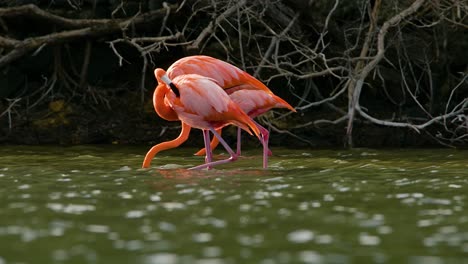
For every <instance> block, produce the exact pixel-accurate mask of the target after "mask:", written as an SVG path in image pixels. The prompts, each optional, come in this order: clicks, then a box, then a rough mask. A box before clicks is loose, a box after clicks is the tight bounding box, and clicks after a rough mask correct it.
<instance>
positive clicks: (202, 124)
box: [154, 68, 261, 169]
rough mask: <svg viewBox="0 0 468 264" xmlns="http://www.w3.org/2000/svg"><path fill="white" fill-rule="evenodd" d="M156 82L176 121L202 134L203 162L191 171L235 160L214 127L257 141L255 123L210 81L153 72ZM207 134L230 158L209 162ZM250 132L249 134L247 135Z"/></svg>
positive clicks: (232, 153)
mask: <svg viewBox="0 0 468 264" xmlns="http://www.w3.org/2000/svg"><path fill="white" fill-rule="evenodd" d="M154 74H155V76H156V79H157V80H158V83H159V84H161V83H164V84H165V85H158V87H157V88H156V89H157V90H158V91H156V92H157V93H158V94H159V95H164V101H165V103H167V105H168V106H169V107H170V108H171V109H172V110H173V111H174V112H175V113H176V114H177V117H178V119H179V120H180V121H181V122H183V124H186V125H188V126H190V127H194V128H198V129H201V130H202V131H203V136H204V141H205V148H206V163H205V164H202V165H199V166H196V167H193V168H191V169H203V168H210V167H212V166H215V165H218V164H224V163H228V162H231V161H234V160H236V159H237V157H238V155H237V154H236V153H235V152H234V151H233V150H232V149H231V147H229V145H228V144H227V143H226V141H224V139H223V138H222V137H221V135H220V134H219V133H218V132H216V128H218V129H219V128H222V127H224V126H226V125H231V124H232V125H236V126H238V127H240V128H241V129H243V130H245V131H247V132H248V133H249V134H252V132H253V133H254V134H255V135H256V136H257V137H258V138H261V135H260V130H259V129H258V127H257V125H256V124H255V122H254V121H253V120H252V119H251V118H250V117H249V116H248V115H247V114H246V113H245V112H244V111H242V109H241V108H240V107H239V106H238V105H237V104H236V103H235V102H234V101H233V100H232V99H231V98H230V97H229V95H228V94H227V93H226V92H224V91H223V89H222V88H221V87H220V86H219V85H218V84H217V82H216V81H215V80H214V79H211V78H208V77H204V76H201V75H198V74H184V75H180V76H177V77H175V78H174V79H173V80H170V79H169V78H168V77H167V76H166V72H165V71H164V70H163V69H160V68H158V69H156V70H155V71H154ZM209 131H211V133H213V135H214V136H215V137H216V138H217V139H218V140H219V142H220V143H221V145H223V147H224V148H225V149H226V151H227V152H228V153H229V155H230V157H229V158H228V159H224V160H218V161H212V157H211V148H210V136H209ZM251 131H252V132H251Z"/></svg>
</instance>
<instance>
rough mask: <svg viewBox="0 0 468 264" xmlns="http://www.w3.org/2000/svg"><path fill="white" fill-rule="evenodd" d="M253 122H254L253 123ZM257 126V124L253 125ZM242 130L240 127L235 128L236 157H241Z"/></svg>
mask: <svg viewBox="0 0 468 264" xmlns="http://www.w3.org/2000/svg"><path fill="white" fill-rule="evenodd" d="M254 122H255V121H254ZM255 124H257V123H255ZM241 134H242V129H241V128H240V127H238V128H237V145H236V147H237V150H236V154H237V155H239V156H240V155H241V137H242V135H241Z"/></svg>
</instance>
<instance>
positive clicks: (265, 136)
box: [254, 121, 271, 169]
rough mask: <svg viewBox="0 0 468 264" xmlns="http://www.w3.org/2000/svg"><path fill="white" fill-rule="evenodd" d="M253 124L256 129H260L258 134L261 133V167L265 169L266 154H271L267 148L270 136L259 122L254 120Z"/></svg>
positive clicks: (266, 164)
mask: <svg viewBox="0 0 468 264" xmlns="http://www.w3.org/2000/svg"><path fill="white" fill-rule="evenodd" d="M254 123H255V125H257V127H258V129H259V130H260V134H261V135H262V140H260V142H262V145H263V168H264V169H266V168H268V156H270V155H271V151H270V149H268V140H269V138H270V132H268V130H267V129H266V128H264V127H263V126H261V125H260V124H259V123H257V122H255V121H254Z"/></svg>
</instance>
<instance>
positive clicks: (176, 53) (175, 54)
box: [0, 0, 468, 147]
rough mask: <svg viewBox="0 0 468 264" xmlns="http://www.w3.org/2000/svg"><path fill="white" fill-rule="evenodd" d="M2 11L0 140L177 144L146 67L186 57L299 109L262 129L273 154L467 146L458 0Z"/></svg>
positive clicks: (58, 3) (65, 3)
mask: <svg viewBox="0 0 468 264" xmlns="http://www.w3.org/2000/svg"><path fill="white" fill-rule="evenodd" d="M0 3H1V7H0V56H1V57H0V143H20V144H41V143H60V144H85V143H86V144H88V143H143V144H152V143H155V142H160V141H163V140H167V139H171V138H174V137H175V136H176V135H177V134H178V132H179V123H178V122H167V121H164V120H162V119H160V118H159V117H158V116H157V115H156V114H155V112H154V110H153V107H152V92H153V91H154V88H155V86H156V81H155V79H154V76H153V69H154V68H157V67H160V68H167V67H168V66H169V65H170V64H171V63H173V62H174V61H176V60H177V59H179V58H182V57H184V56H188V55H194V54H206V55H210V56H213V57H216V58H219V59H223V60H226V61H229V62H231V63H232V64H234V65H236V66H238V67H240V68H242V69H244V70H245V71H247V72H249V73H251V74H252V75H254V76H255V77H257V78H259V79H261V80H262V81H264V82H265V83H266V84H267V85H268V86H269V87H270V88H271V89H272V91H273V92H275V93H276V94H277V95H279V96H280V97H282V98H284V99H285V100H287V101H288V102H290V103H291V104H292V105H293V106H295V107H296V108H297V110H298V113H296V114H293V113H288V112H287V111H283V110H275V111H271V113H269V114H267V115H265V116H263V117H261V118H260V120H259V122H261V123H263V124H264V125H266V126H267V127H268V128H269V129H270V130H271V131H272V144H274V145H275V144H276V145H283V146H302V147H307V146H314V147H317V146H319V147H323V146H343V145H348V146H372V147H379V146H434V145H444V146H466V145H467V143H468V118H467V112H468V100H467V97H468V80H467V72H468V59H467V58H468V52H467V47H468V37H467V32H468V31H467V30H466V29H467V27H468V25H467V14H468V6H467V4H466V2H464V1H448V0H447V1H443V0H440V1H437V0H432V1H429V0H426V1H424V0H416V1H414V2H411V1H379V0H375V1H364V0H359V1H339V0H335V1H322V0H317V1H305V0H289V1H286V0H285V1H279V0H277V1H275V0H262V1H219V0H213V1H204V0H199V1H192V0H185V1H167V2H163V1H159V0H149V1H131V0H88V1H85V0H54V1H34V0H30V1H27V0H25V1H1V2H0ZM380 38H381V39H382V40H383V43H384V46H383V49H382V47H379V45H378V43H379V39H380ZM193 133H197V132H193ZM231 133H232V132H231ZM227 135H228V137H229V132H227ZM192 138H194V140H193V141H191V142H190V143H188V144H193V145H201V142H200V141H199V138H201V137H192ZM252 142H255V141H252Z"/></svg>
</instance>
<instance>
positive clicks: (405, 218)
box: [0, 146, 468, 264]
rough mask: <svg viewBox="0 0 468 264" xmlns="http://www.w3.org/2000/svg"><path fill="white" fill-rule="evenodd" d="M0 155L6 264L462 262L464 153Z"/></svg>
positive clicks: (55, 151) (108, 150) (71, 150)
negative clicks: (224, 158)
mask: <svg viewBox="0 0 468 264" xmlns="http://www.w3.org/2000/svg"><path fill="white" fill-rule="evenodd" d="M146 150H147V148H146V147H145V148H137V147H131V148H130V147H115V146H111V147H99V146H81V147H67V148H63V147H51V146H48V147H26V146H11V147H8V146H7V147H5V146H2V147H1V148H0V264H5V263H8V264H9V263H158V264H159V263H162V264H164V263H168V264H172V263H208V264H221V263H262V264H273V263H411V264H413V263H429V264H439V263H468V257H467V256H468V213H467V212H468V208H467V206H468V205H467V203H468V197H467V195H468V162H467V161H468V152H466V151H457V150H449V149H444V150H385V151H377V150H371V149H356V150H352V151H343V150H325V151H323V150H288V149H278V148H273V149H272V150H273V152H274V154H275V156H273V157H271V159H270V167H271V168H270V169H269V170H266V171H265V170H262V169H260V168H261V157H260V150H258V151H257V150H252V151H250V152H246V153H244V154H245V156H246V157H244V158H241V159H240V160H239V161H238V162H236V163H234V164H229V165H225V166H220V167H218V169H215V170H211V171H187V170H186V169H185V168H187V167H190V166H193V165H198V164H200V163H201V162H202V161H203V160H202V158H199V157H192V156H191V153H193V152H194V151H195V150H194V149H179V150H174V151H167V152H163V153H160V155H158V156H157V158H156V159H155V160H153V164H152V165H153V167H152V169H147V170H142V169H139V167H140V165H141V162H142V159H143V154H145V152H146Z"/></svg>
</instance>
